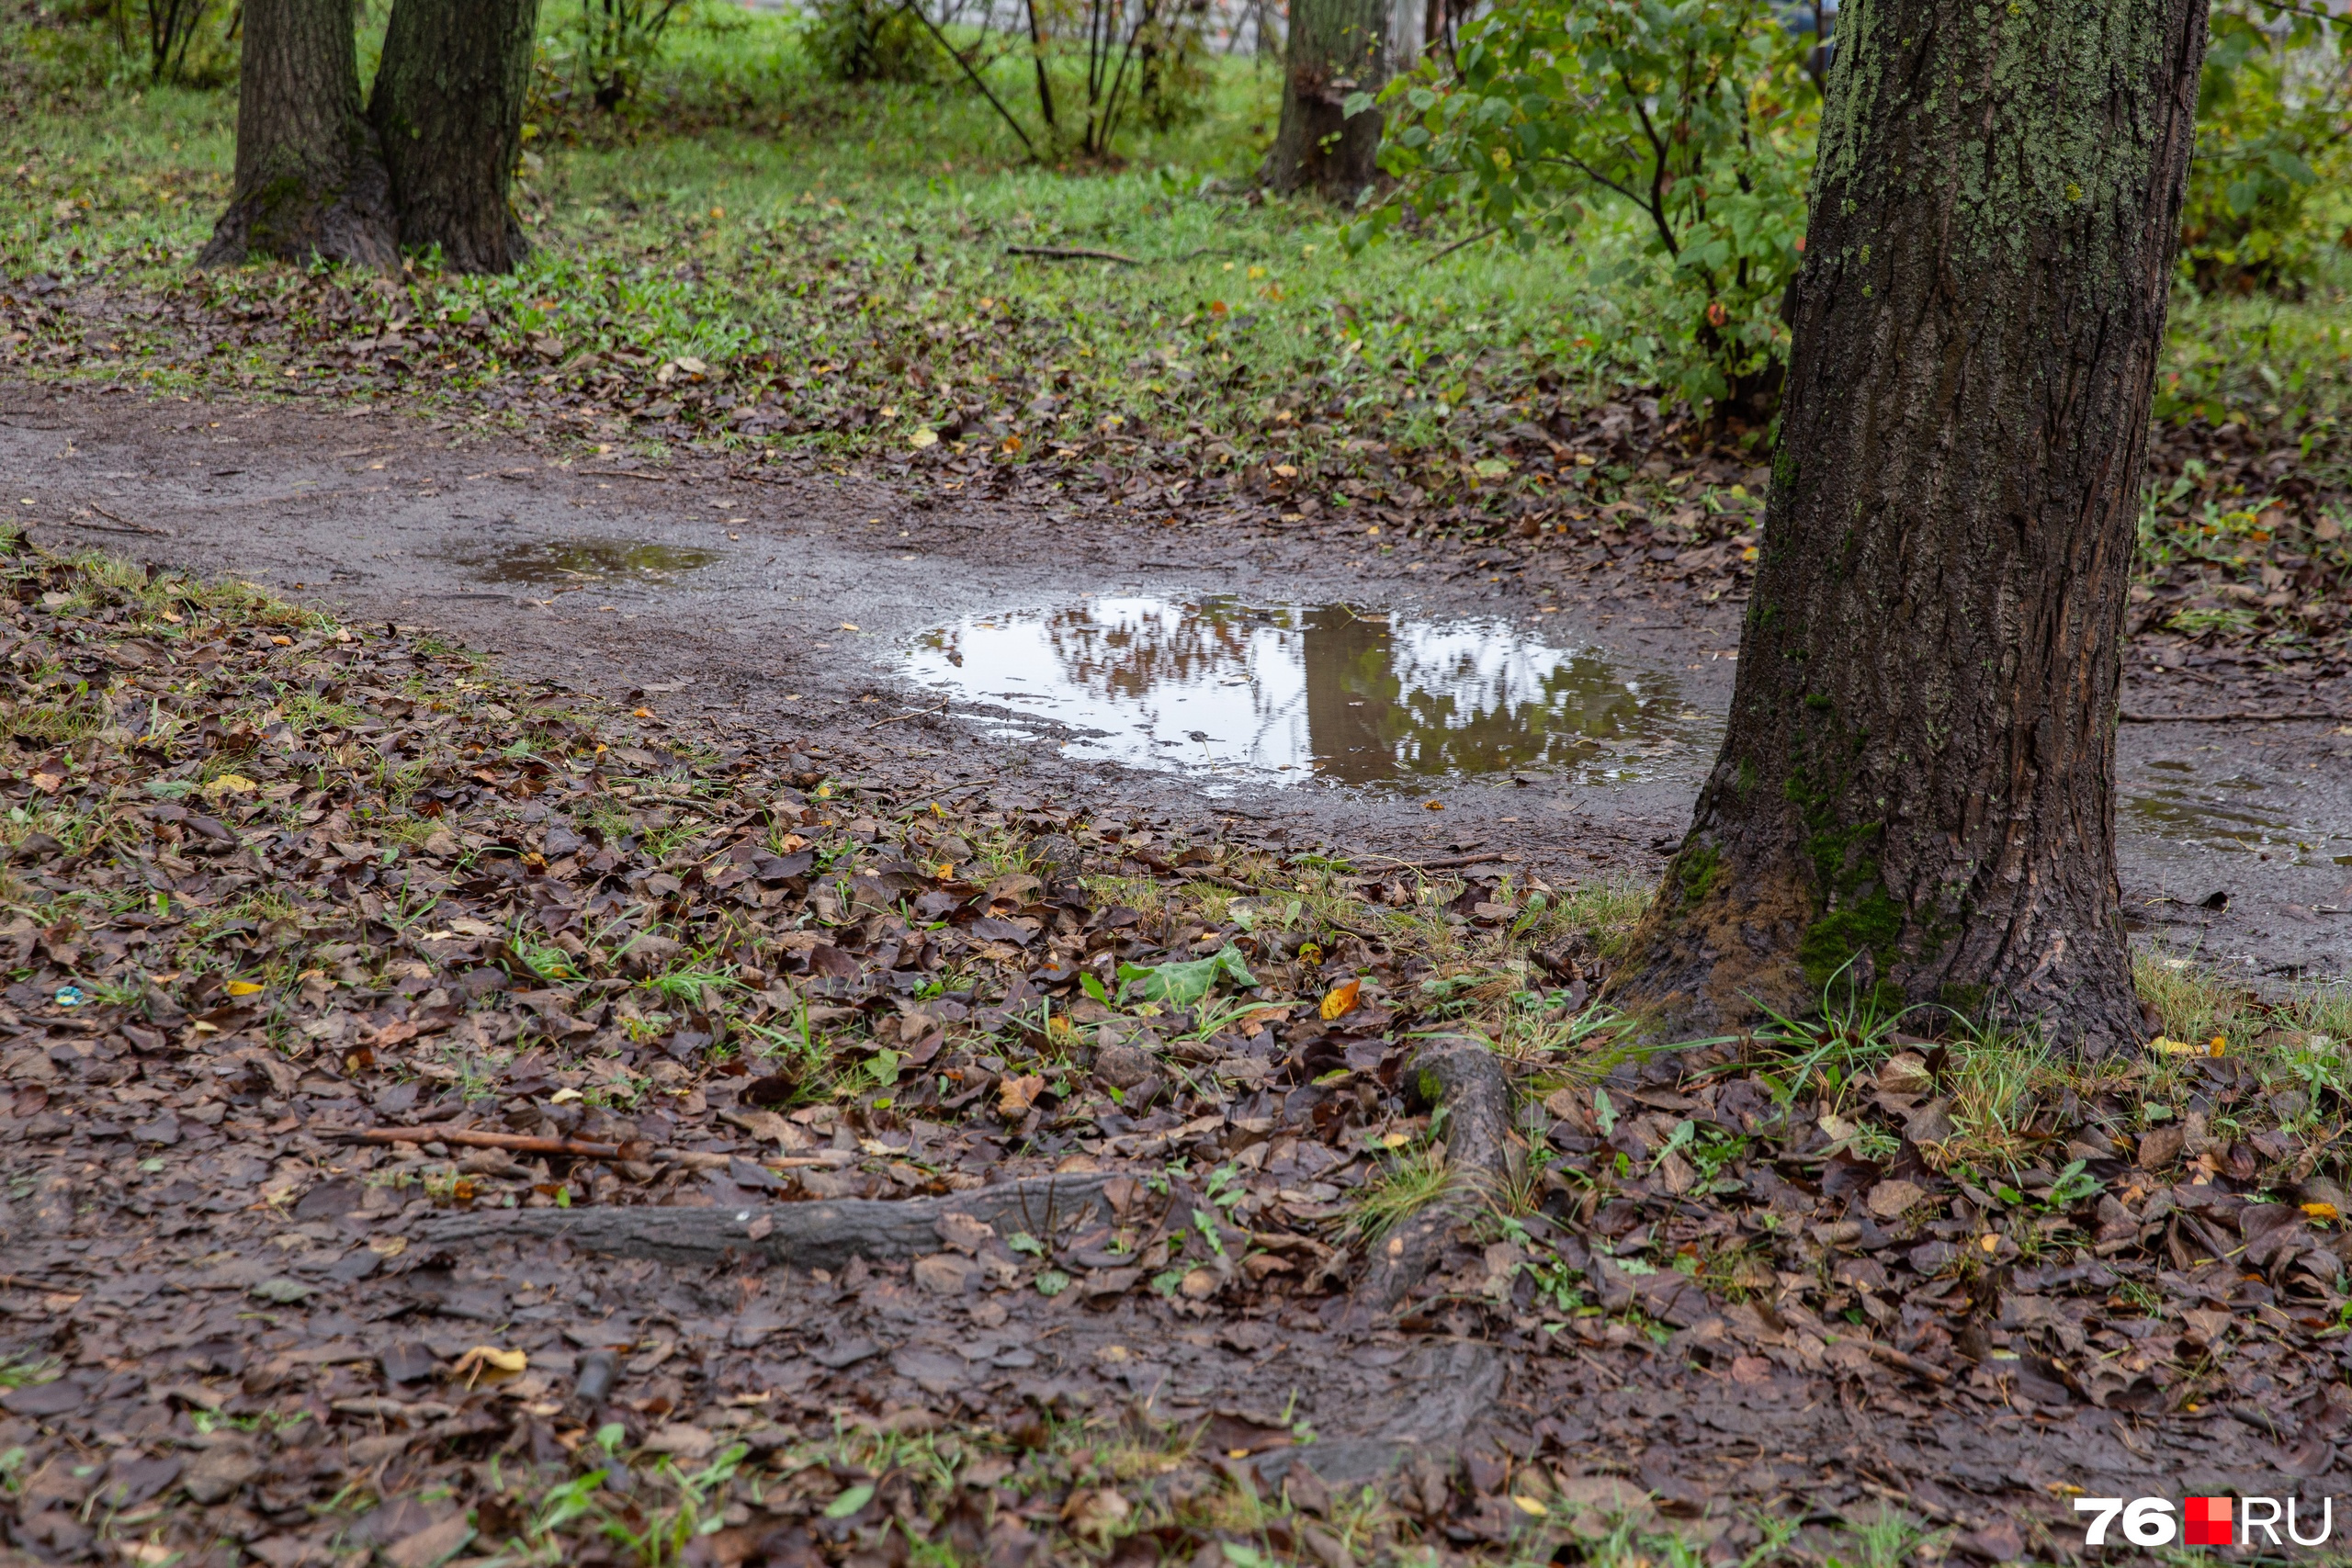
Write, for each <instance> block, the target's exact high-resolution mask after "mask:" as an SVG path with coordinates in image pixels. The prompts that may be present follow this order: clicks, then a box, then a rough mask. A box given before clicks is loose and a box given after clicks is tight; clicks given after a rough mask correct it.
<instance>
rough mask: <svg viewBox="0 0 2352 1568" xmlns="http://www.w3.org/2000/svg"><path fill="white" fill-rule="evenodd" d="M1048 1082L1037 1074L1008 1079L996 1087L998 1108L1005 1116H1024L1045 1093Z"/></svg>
mask: <svg viewBox="0 0 2352 1568" xmlns="http://www.w3.org/2000/svg"><path fill="white" fill-rule="evenodd" d="M1045 1088H1046V1080H1045V1078H1044V1077H1043V1076H1041V1075H1039V1074H1036V1073H1027V1074H1024V1075H1023V1076H1021V1077H1008V1078H1005V1079H1004V1080H1003V1081H1002V1082H1001V1083H999V1084H998V1085H997V1086H996V1108H997V1110H998V1111H999V1112H1000V1113H1001V1114H1002V1115H1005V1116H1024V1115H1026V1114H1028V1112H1029V1109H1030V1107H1032V1106H1034V1105H1035V1104H1036V1103H1037V1096H1038V1095H1040V1094H1042V1093H1044V1092H1045Z"/></svg>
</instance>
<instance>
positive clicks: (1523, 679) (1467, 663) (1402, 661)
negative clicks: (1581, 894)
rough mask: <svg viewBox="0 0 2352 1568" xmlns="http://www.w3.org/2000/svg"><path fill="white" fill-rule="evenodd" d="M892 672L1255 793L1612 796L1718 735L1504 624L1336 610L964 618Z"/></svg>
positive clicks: (1142, 602) (1068, 745) (1130, 757)
mask: <svg viewBox="0 0 2352 1568" xmlns="http://www.w3.org/2000/svg"><path fill="white" fill-rule="evenodd" d="M905 669H906V672H907V673H908V674H909V675H910V676H912V677H913V678H914V679H916V680H918V681H921V682H924V683H925V684H927V685H930V686H932V687H933V688H934V689H936V690H939V691H941V692H943V693H952V694H955V695H956V696H957V697H959V698H961V699H963V700H966V701H981V702H987V703H991V704H994V705H998V706H1000V707H1001V708H1003V709H1009V710H1011V711H1012V714H1014V715H1017V716H1018V717H1015V718H1013V719H1012V720H1011V721H1010V722H1009V723H1007V724H1005V725H1004V726H1003V727H1002V728H1000V729H999V730H998V733H999V734H1000V735H1001V736H1003V737H1005V738H1009V739H1017V738H1022V737H1034V738H1040V739H1043V738H1045V737H1046V736H1047V735H1048V734H1049V733H1051V734H1053V736H1054V738H1055V739H1058V740H1060V742H1061V744H1062V747H1063V750H1065V751H1066V752H1068V753H1069V754H1071V755H1074V756H1082V757H1090V758H1099V759H1103V760H1105V761H1119V762H1125V763H1128V764H1131V765H1136V764H1139V765H1143V766H1148V767H1158V768H1165V769H1184V770H1197V771H1203V772H1208V773H1227V774H1247V775H1250V776H1251V777H1252V778H1253V779H1254V780H1255V781H1256V782H1259V783H1263V784H1297V783H1304V782H1306V781H1307V780H1310V779H1315V780H1322V781H1326V782H1329V783H1332V784H1391V783H1393V784H1405V783H1408V782H1410V781H1413V780H1419V779H1440V778H1468V777H1475V776H1477V775H1480V774H1498V773H1514V772H1535V771H1542V772H1547V773H1564V772H1565V773H1575V774H1577V775H1579V776H1580V777H1582V778H1583V779H1584V780H1586V781H1587V782H1590V783H1596V784H1599V783H1611V782H1617V781H1625V780H1633V779H1638V778H1646V777H1649V776H1652V775H1653V773H1655V772H1656V771H1657V762H1658V760H1659V759H1662V758H1665V757H1668V756H1669V755H1674V754H1677V753H1682V752H1686V751H1688V750H1691V749H1693V748H1697V747H1701V746H1702V745H1703V746H1704V747H1705V748H1706V749H1707V750H1706V754H1705V755H1702V756H1699V757H1697V758H1695V759H1694V760H1693V761H1692V762H1691V771H1692V772H1693V773H1695V772H1696V771H1697V770H1699V769H1702V768H1703V767H1704V766H1705V765H1706V763H1707V761H1709V760H1710V759H1711V758H1712V755H1713V752H1712V748H1713V743H1714V739H1715V738H1716V736H1717V735H1719V734H1720V732H1721V729H1722V725H1721V722H1720V721H1719V720H1717V719H1714V718H1713V717H1710V716H1705V715H1702V714H1700V713H1697V712H1694V711H1692V710H1691V707H1690V705H1688V704H1687V703H1685V702H1684V701H1683V699H1682V697H1681V694H1680V692H1679V688H1678V687H1677V686H1676V684H1675V682H1674V681H1673V680H1672V679H1671V678H1670V677H1665V676H1659V675H1657V674H1654V673H1651V672H1647V671H1639V670H1635V669H1633V668H1630V667H1628V666H1625V665H1623V664H1621V663H1618V662H1615V661H1612V660H1608V659H1604V658H1601V657H1600V656H1599V655H1597V654H1594V653H1592V652H1589V651H1584V650H1578V649H1565V648H1558V647H1555V646H1553V645H1551V644H1548V643H1544V642H1543V641H1540V640H1538V639H1536V638H1534V637H1530V636H1528V635H1527V634H1526V633H1525V632H1523V631H1521V630H1520V629H1519V628H1517V627H1515V626H1510V624H1508V623H1505V622H1499V621H1424V620H1417V619H1413V618H1410V617H1408V616H1404V615H1391V614H1385V613H1381V612H1376V611H1364V610H1359V609H1354V608H1351V607H1350V606H1348V605H1345V604H1281V605H1257V604H1242V603H1240V602H1238V601H1237V600H1233V599H1227V598H1215V597H1212V598H1202V599H1196V600H1188V601H1177V600H1169V599H1159V598H1149V597H1141V596H1135V597H1126V596H1120V597H1108V596H1106V597H1103V598H1095V599H1088V600H1085V601H1082V602H1080V603H1079V604H1073V605H1069V606H1067V607H1064V608H1061V609H1057V610H1046V611H1035V612H1023V613H1020V614H1012V615H976V616H971V617H968V618H967V619H965V620H962V621H958V622H956V624H955V625H953V626H944V627H941V628H940V629H939V630H937V631H933V632H930V633H927V634H925V635H924V636H922V637H919V638H918V639H916V642H915V644H914V646H913V648H912V649H910V651H909V653H908V654H907V658H906V665H905ZM1023 719H1035V720H1038V721H1042V722H1040V723H1038V724H1037V725H1035V726H1034V727H1033V726H1031V725H1027V724H1024V723H1023ZM1049 727H1051V728H1049Z"/></svg>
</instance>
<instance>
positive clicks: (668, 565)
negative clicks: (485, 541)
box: [455, 539, 718, 585]
mask: <svg viewBox="0 0 2352 1568" xmlns="http://www.w3.org/2000/svg"><path fill="white" fill-rule="evenodd" d="M455 559H456V560H457V561H458V563H459V564H461V565H463V566H464V567H466V568H467V569H468V570H470V571H471V572H472V573H473V575H474V576H475V577H476V578H477V579H479V580H480V581H483V582H535V583H545V584H551V585H560V584H563V583H566V582H577V583H583V584H584V583H590V582H615V581H628V582H667V581H670V580H671V579H672V578H673V577H674V576H676V575H677V574H678V573H679V572H682V571H693V570H696V569H697V568H700V567H706V566H708V565H710V563H711V562H713V561H715V560H717V559H718V552H717V551H714V550H697V549H690V548H687V547H684V546H679V545H642V544H630V543H628V541H626V540H620V539H548V540H542V541H540V542H539V543H537V544H529V545H510V546H507V547H503V548H501V549H496V550H491V551H486V552H482V553H480V554H468V555H461V556H457V557H455Z"/></svg>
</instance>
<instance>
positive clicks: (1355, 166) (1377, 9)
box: [1266, 0, 1388, 201]
mask: <svg viewBox="0 0 2352 1568" xmlns="http://www.w3.org/2000/svg"><path fill="white" fill-rule="evenodd" d="M1387 55H1388V5H1387V4H1386V3H1385V0H1291V8H1290V44H1289V49H1288V51H1287V59H1286V62H1285V75H1284V78H1283V118H1282V123H1281V125H1280V127H1279V128H1278V129H1277V130H1275V132H1274V147H1273V151H1272V153H1270V154H1269V155H1268V157H1267V160H1266V182H1267V184H1269V185H1271V186H1273V187H1274V188H1275V189H1276V190H1280V191H1294V190H1300V189H1303V188H1306V187H1308V186H1312V187H1313V188H1314V189H1316V190H1318V191H1320V192H1322V193H1323V194H1324V195H1325V196H1328V197H1332V198H1334V199H1335V200H1341V201H1351V200H1353V199H1354V198H1355V196H1356V193H1357V192H1358V191H1360V190H1362V189H1363V187H1364V186H1366V185H1368V184H1370V183H1371V182H1372V179H1373V177H1374V175H1376V174H1377V173H1378V172H1379V169H1378V165H1377V164H1374V155H1375V154H1377V153H1378V152H1379V151H1380V113H1379V111H1378V110H1377V109H1366V110H1364V111H1363V113H1362V114H1359V115H1354V116H1352V117H1351V116H1350V115H1349V114H1348V113H1347V111H1346V108H1345V105H1346V102H1347V97H1348V95H1349V94H1351V93H1358V92H1362V93H1370V92H1374V91H1377V90H1378V88H1379V86H1380V85H1381V83H1383V82H1384V81H1385V80H1386V79H1387V75H1388V69H1387Z"/></svg>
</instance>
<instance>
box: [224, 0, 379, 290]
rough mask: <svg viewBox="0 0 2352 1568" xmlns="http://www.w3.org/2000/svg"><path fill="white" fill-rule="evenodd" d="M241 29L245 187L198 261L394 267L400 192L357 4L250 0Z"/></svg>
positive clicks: (240, 171) (239, 180) (241, 175)
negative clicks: (372, 98)
mask: <svg viewBox="0 0 2352 1568" xmlns="http://www.w3.org/2000/svg"><path fill="white" fill-rule="evenodd" d="M243 28H244V41H243V46H242V48H243V59H242V62H241V64H240V67H239V72H240V76H239V81H238V85H237V174H236V188H235V190H234V191H233V192H232V194H231V196H230V197H229V209H228V210H227V211H226V212H224V213H222V214H221V215H220V221H219V222H217V223H215V224H214V225H213V228H212V240H211V243H209V244H208V245H206V246H205V247H204V254H202V255H201V256H199V257H198V265H204V266H212V265H222V264H232V263H236V262H240V261H243V260H244V259H245V258H246V256H248V255H267V256H277V257H279V258H281V259H283V260H286V261H308V260H310V259H311V257H312V256H313V255H319V256H325V257H328V258H330V259H332V260H335V261H348V262H358V263H361V264H363V265H369V266H389V265H392V264H393V263H394V262H396V261H397V260H398V258H399V253H398V251H397V249H396V247H395V245H394V243H393V239H392V219H391V202H390V187H389V186H387V185H386V183H385V178H384V165H383V162H382V160H381V159H379V157H378V156H377V153H376V138H375V133H374V132H373V131H372V130H369V129H368V119H367V117H366V116H365V115H364V114H362V113H361V112H360V103H359V61H358V54H357V51H356V47H355V45H354V43H353V39H352V35H351V0H247V4H246V6H245V9H244V16H243Z"/></svg>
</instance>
